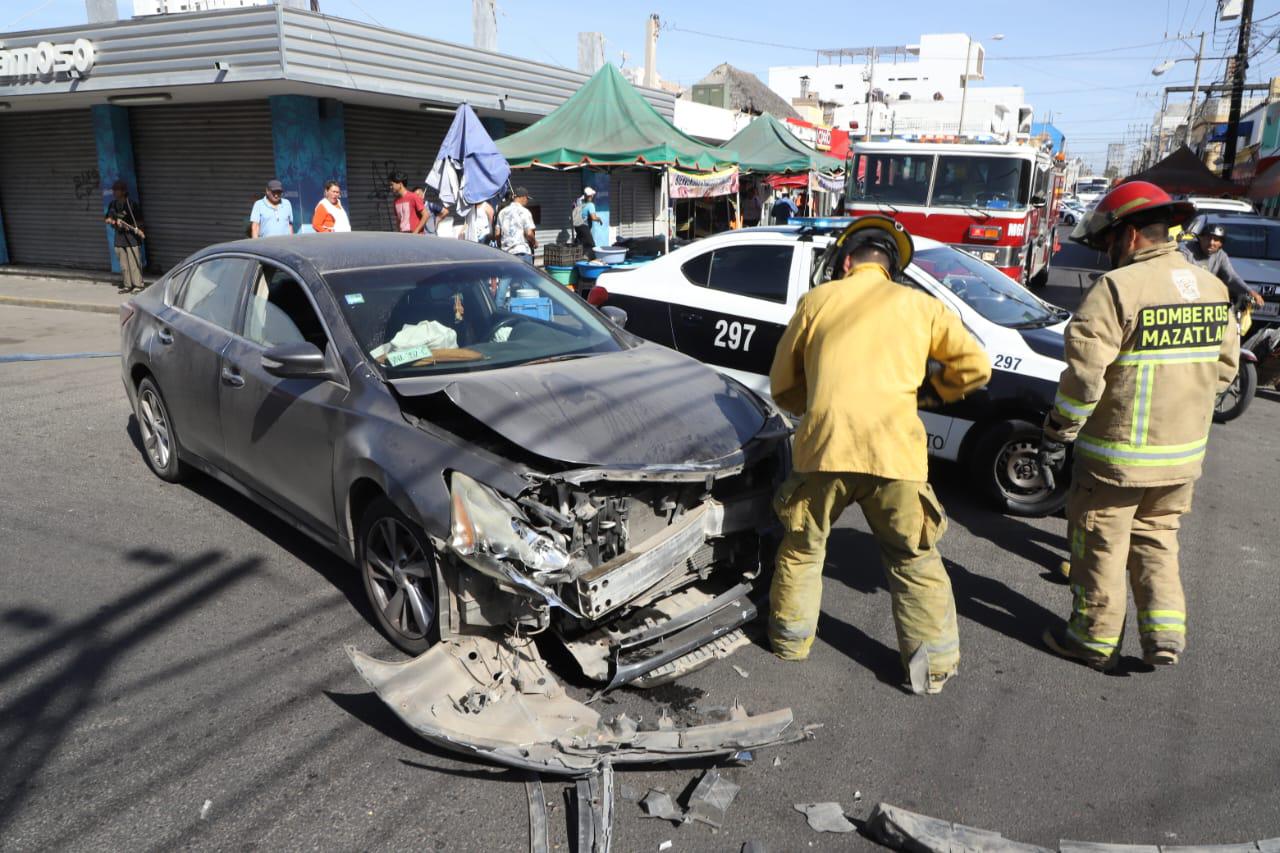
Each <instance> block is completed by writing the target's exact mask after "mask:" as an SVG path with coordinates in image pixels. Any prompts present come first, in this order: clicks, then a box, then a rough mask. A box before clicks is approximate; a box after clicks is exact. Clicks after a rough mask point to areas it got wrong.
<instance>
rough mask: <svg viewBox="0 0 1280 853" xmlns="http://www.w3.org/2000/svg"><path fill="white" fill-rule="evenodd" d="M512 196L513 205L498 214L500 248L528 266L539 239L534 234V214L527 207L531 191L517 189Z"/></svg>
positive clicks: (531, 261) (522, 188)
mask: <svg viewBox="0 0 1280 853" xmlns="http://www.w3.org/2000/svg"><path fill="white" fill-rule="evenodd" d="M512 195H513V198H512V199H511V203H510V204H508V205H507V206H506V207H504V208H502V212H501V213H499V214H498V237H499V248H501V249H502V251H504V252H510V253H511V254H513V255H515V256H516V257H518V258H520V259H521V260H522V261H524V262H525V263H526V264H532V263H533V250H534V249H536V248H538V238H537V235H536V234H535V233H534V225H533V214H532V213H530V212H529V208H528V207H526V205H527V204H528V203H529V201H530V198H529V191H528V190H527V189H525V188H524V187H516V188H515V190H514V191H513V193H512Z"/></svg>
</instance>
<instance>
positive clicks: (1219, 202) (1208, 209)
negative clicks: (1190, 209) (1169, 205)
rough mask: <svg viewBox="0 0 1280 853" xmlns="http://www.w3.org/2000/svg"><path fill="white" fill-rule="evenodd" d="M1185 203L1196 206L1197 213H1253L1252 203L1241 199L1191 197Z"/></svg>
mask: <svg viewBox="0 0 1280 853" xmlns="http://www.w3.org/2000/svg"><path fill="white" fill-rule="evenodd" d="M1187 201H1189V202H1191V203H1192V204H1194V205H1195V206H1196V212H1197V213H1255V212H1256V211H1255V209H1254V206H1253V202H1251V201H1246V200H1245V199H1242V198H1214V197H1213V196H1204V195H1192V196H1187Z"/></svg>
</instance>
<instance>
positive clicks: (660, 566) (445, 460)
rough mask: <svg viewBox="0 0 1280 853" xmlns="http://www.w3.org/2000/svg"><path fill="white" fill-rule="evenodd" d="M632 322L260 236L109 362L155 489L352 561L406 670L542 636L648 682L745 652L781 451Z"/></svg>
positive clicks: (727, 394) (338, 248)
mask: <svg viewBox="0 0 1280 853" xmlns="http://www.w3.org/2000/svg"><path fill="white" fill-rule="evenodd" d="M624 322H625V317H624V316H621V315H620V312H618V313H616V314H614V315H613V316H612V317H610V318H606V317H604V316H602V315H601V314H599V313H597V312H596V311H595V310H593V309H592V308H590V307H589V306H587V305H586V304H585V303H583V302H582V301H581V300H580V299H578V298H577V297H576V296H574V295H573V294H571V293H568V292H567V291H565V290H564V289H563V288H562V287H560V286H559V285H557V284H556V283H555V282H553V281H552V280H551V279H549V278H548V277H546V276H545V275H543V274H542V273H541V272H539V271H537V270H535V269H533V268H532V267H530V266H528V265H526V264H523V263H521V262H520V261H519V260H518V259H515V258H512V257H511V256H509V255H506V254H504V253H502V252H498V251H496V250H494V249H490V248H488V247H484V246H478V245H475V244H471V243H467V242H464V241H461V240H443V239H431V238H424V237H414V236H409V235H396V234H336V235H313V236H308V235H302V236H295V237H286V238H267V239H261V240H254V241H241V242H236V243H227V244H222V245H218V246H213V247H210V248H208V249H206V250H203V251H201V252H199V253H197V254H196V255H193V256H192V257H191V258H189V259H188V260H187V261H185V262H183V263H182V264H181V265H179V266H178V267H177V268H175V269H174V270H173V271H172V272H171V273H170V274H168V275H166V276H165V277H164V278H163V279H161V280H160V281H159V282H157V283H156V284H155V285H153V286H152V287H150V288H149V289H147V291H145V292H144V293H143V294H142V295H140V296H137V297H135V298H134V299H133V300H132V301H131V302H129V303H128V304H127V305H126V306H125V307H124V308H123V309H122V326H121V334H122V338H123V347H122V350H123V365H122V366H123V374H124V383H125V387H126V389H127V391H128V394H129V397H130V400H131V402H132V403H133V405H134V410H135V413H136V415H137V420H138V425H139V430H140V433H141V438H142V443H143V445H144V448H145V455H146V458H147V461H148V462H149V463H150V465H151V467H152V468H153V470H154V471H155V473H156V474H158V475H159V476H160V477H161V478H163V479H166V480H178V479H180V478H181V477H182V476H184V475H185V474H186V473H187V472H188V471H189V470H190V469H193V468H194V469H197V470H199V471H202V472H204V473H206V474H208V475H211V476H212V477H214V478H216V479H218V480H220V481H222V482H224V483H226V484H228V485H229V486H231V487H232V488H234V489H236V490H238V491H240V492H242V493H244V494H245V495H247V496H249V497H250V498H252V499H253V500H255V501H256V502H258V503H259V504H261V505H262V506H264V507H266V508H267V509H269V510H270V511H272V512H273V513H275V514H277V515H279V516H281V517H282V518H284V519H286V520H288V521H289V522H290V523H291V524H293V525H294V526H296V527H297V528H298V529H300V530H302V531H304V532H305V533H307V534H308V535H310V536H312V537H314V538H315V539H317V540H318V541H320V542H322V543H324V544H325V545H326V546H328V547H329V548H331V549H332V550H334V551H335V552H337V553H339V554H341V555H342V556H343V557H345V558H346V559H348V560H350V561H351V562H353V563H354V564H355V565H356V566H358V568H359V570H360V572H361V574H362V576H363V580H364V586H365V589H366V591H367V593H368V597H369V602H370V605H371V607H372V611H373V613H374V614H375V615H376V618H377V621H378V624H379V626H380V627H381V628H382V630H383V631H384V632H385V633H386V635H387V636H388V637H389V638H390V639H391V640H392V642H394V643H395V644H396V645H397V646H399V647H400V648H401V649H403V650H404V651H406V652H408V653H410V654H414V655H419V654H422V653H423V652H425V651H427V649H428V648H429V647H430V646H431V645H432V644H433V642H435V641H437V640H439V639H444V640H447V641H449V643H452V644H453V645H454V648H462V647H463V646H461V645H458V644H459V643H463V642H470V640H469V638H473V637H478V636H485V637H489V638H494V637H498V638H502V637H507V638H514V637H519V638H525V637H530V636H532V635H535V634H539V633H547V634H550V635H554V637H555V638H557V639H558V640H559V641H560V642H562V643H563V644H564V646H565V647H566V648H567V649H568V650H569V652H570V653H571V654H572V656H573V658H574V659H575V660H576V661H577V662H578V664H579V665H580V666H581V669H582V671H583V673H584V674H585V675H586V676H587V677H588V678H590V679H592V680H594V681H596V682H599V683H600V684H602V685H605V686H616V685H619V684H622V683H626V682H635V683H639V684H646V683H648V684H653V683H659V682H661V681H663V680H667V679H671V678H674V677H677V676H679V675H680V674H682V673H684V672H687V671H690V670H692V669H694V668H696V667H698V666H699V665H701V664H703V663H705V662H708V661H711V660H714V659H715V658H717V657H723V656H724V655H726V654H728V653H729V652H731V651H732V650H733V649H734V648H735V647H737V646H739V645H741V644H743V643H744V642H745V638H744V637H743V635H742V632H741V630H740V626H741V625H742V624H743V623H744V622H746V621H747V620H749V619H750V618H752V617H753V616H754V613H755V609H754V607H753V605H752V603H751V600H750V597H749V593H750V592H751V589H752V584H753V581H754V580H755V579H756V578H757V577H759V575H760V574H761V572H762V570H763V569H764V567H765V566H767V565H768V564H770V563H771V561H772V556H773V549H774V543H773V537H774V528H773V524H774V520H773V518H772V514H771V512H770V509H769V507H770V497H771V495H772V493H773V491H774V489H775V488H776V486H777V484H778V482H779V481H780V479H781V478H782V477H783V476H784V475H785V473H786V469H787V467H788V465H789V456H788V454H789V449H788V442H787V440H786V438H787V434H788V427H787V424H786V422H785V421H784V420H783V419H782V418H781V417H780V416H779V415H778V413H777V412H776V411H775V410H773V409H772V408H771V407H770V406H769V405H768V404H767V403H765V402H763V401H762V400H761V399H760V398H759V397H757V396H756V395H755V394H753V393H752V392H750V391H749V390H747V389H745V388H744V387H742V386H741V385H739V384H737V383H736V382H734V381H733V380H731V379H727V378H725V377H723V376H721V375H720V374H718V373H716V372H714V371H712V370H711V369H709V368H707V367H704V366H703V365H701V364H699V363H697V362H695V361H693V360H691V359H689V358H687V357H685V356H682V355H680V354H678V353H675V352H673V351H671V350H669V349H666V348H663V347H661V346H657V345H655V344H651V343H647V342H644V341H641V340H640V339H638V338H635V337H633V336H631V335H629V334H628V333H626V332H625V331H623V329H622V328H621V325H622V324H623V323H624ZM475 701H482V700H475Z"/></svg>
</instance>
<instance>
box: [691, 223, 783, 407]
mask: <svg viewBox="0 0 1280 853" xmlns="http://www.w3.org/2000/svg"><path fill="white" fill-rule="evenodd" d="M743 238H744V239H742V240H740V241H729V242H717V243H716V245H715V246H714V247H709V248H708V249H707V250H706V251H705V252H703V253H702V254H699V255H696V256H694V257H693V258H690V259H689V260H688V261H686V262H685V263H684V264H683V265H682V266H681V272H682V273H683V274H684V277H685V278H686V279H687V280H688V281H689V283H690V284H691V285H693V286H692V287H689V288H688V289H687V290H685V292H684V294H683V297H684V298H682V299H681V303H682V304H673V305H672V306H671V325H672V329H673V331H674V333H675V341H676V349H678V350H679V351H680V352H682V353H685V354H686V355H689V356H692V357H693V358H696V359H698V360H699V361H702V362H704V363H706V364H709V365H711V366H713V367H715V368H717V369H719V370H722V371H724V372H725V373H728V374H729V375H731V376H733V377H734V378H735V379H737V380H738V381H740V382H742V383H743V384H745V385H747V386H748V387H750V388H752V389H753V390H756V391H759V392H761V393H764V394H768V393H769V367H770V366H771V365H772V363H773V353H774V350H776V349H777V348H778V341H779V340H780V339H781V338H782V333H783V331H784V330H785V329H786V327H787V322H788V321H789V320H790V319H791V313H792V306H793V305H794V302H795V297H794V294H795V293H796V282H797V280H798V273H799V266H800V264H799V263H798V261H797V259H796V255H797V253H796V245H797V244H796V243H795V241H794V240H777V241H772V240H770V241H767V242H765V241H761V239H760V236H759V235H749V234H744V235H743ZM748 238H749V239H750V242H748Z"/></svg>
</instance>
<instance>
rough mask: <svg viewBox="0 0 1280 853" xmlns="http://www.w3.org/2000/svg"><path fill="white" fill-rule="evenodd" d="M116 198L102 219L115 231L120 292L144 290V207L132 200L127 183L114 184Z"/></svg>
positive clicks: (108, 206) (113, 193) (113, 189)
mask: <svg viewBox="0 0 1280 853" xmlns="http://www.w3.org/2000/svg"><path fill="white" fill-rule="evenodd" d="M111 193H112V195H113V196H114V198H112V199H111V201H110V203H109V204H107V209H106V212H105V213H104V214H103V218H104V219H106V222H107V224H108V225H110V226H111V227H112V228H113V229H114V230H115V249H116V260H118V261H119V262H120V286H119V287H118V288H117V289H118V290H119V291H120V292H121V293H134V292H135V291H139V290H142V238H143V237H145V236H146V235H145V234H144V233H143V230H142V208H141V207H139V206H138V204H137V203H136V202H133V201H131V200H130V199H129V187H128V185H127V184H126V183H125V182H124V181H116V182H115V183H114V184H112V185H111Z"/></svg>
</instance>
